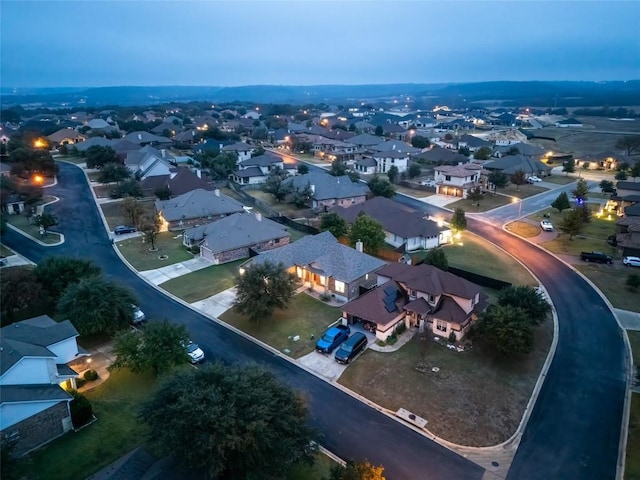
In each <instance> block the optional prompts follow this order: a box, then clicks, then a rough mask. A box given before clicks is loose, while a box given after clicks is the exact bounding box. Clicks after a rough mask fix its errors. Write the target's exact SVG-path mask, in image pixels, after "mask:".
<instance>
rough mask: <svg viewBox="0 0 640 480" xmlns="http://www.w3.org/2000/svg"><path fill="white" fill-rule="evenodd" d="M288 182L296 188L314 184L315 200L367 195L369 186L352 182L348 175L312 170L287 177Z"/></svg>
mask: <svg viewBox="0 0 640 480" xmlns="http://www.w3.org/2000/svg"><path fill="white" fill-rule="evenodd" d="M285 182H286V183H291V184H293V187H294V188H296V189H299V188H305V187H306V186H307V185H313V186H314V189H315V190H314V194H313V199H314V200H328V199H331V198H350V197H359V196H362V195H367V194H368V193H369V187H368V186H367V185H365V184H363V183H359V182H352V181H351V179H350V178H349V177H348V176H347V175H342V176H341V177H334V176H332V175H329V174H328V173H322V172H310V173H307V174H305V175H297V176H295V177H291V178H287V179H286V180H285Z"/></svg>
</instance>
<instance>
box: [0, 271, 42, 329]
mask: <svg viewBox="0 0 640 480" xmlns="http://www.w3.org/2000/svg"><path fill="white" fill-rule="evenodd" d="M43 293H44V292H43V287H42V284H41V283H40V281H39V279H38V276H37V275H36V272H35V270H34V269H33V268H32V267H30V266H17V267H6V268H3V269H2V275H0V308H1V309H2V312H3V313H4V314H6V316H7V318H8V320H9V321H11V320H13V318H14V313H15V312H16V311H17V310H22V309H23V308H26V307H28V306H29V305H31V304H32V303H36V302H37V301H38V300H40V299H41V297H42V294H43Z"/></svg>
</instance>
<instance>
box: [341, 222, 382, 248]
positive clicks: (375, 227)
mask: <svg viewBox="0 0 640 480" xmlns="http://www.w3.org/2000/svg"><path fill="white" fill-rule="evenodd" d="M384 238H385V234H384V230H383V229H382V225H380V224H379V223H378V222H376V221H375V220H374V219H373V218H371V217H369V216H368V215H365V214H360V215H358V217H357V218H356V219H355V221H354V222H353V224H352V225H351V229H350V231H349V241H350V242H351V245H356V244H357V242H358V241H361V242H362V245H363V248H364V250H365V251H367V252H369V253H376V252H377V251H378V250H379V249H380V248H381V247H382V246H383V245H384Z"/></svg>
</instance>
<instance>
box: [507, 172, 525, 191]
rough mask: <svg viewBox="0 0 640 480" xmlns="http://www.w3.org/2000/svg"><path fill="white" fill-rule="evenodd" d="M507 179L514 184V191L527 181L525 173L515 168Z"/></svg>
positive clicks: (518, 189)
mask: <svg viewBox="0 0 640 480" xmlns="http://www.w3.org/2000/svg"><path fill="white" fill-rule="evenodd" d="M509 180H511V183H513V184H514V185H515V186H516V192H519V191H520V185H524V184H525V183H527V174H526V173H524V170H516V171H515V172H513V175H511V176H510V177H509Z"/></svg>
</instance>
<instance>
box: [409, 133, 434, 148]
mask: <svg viewBox="0 0 640 480" xmlns="http://www.w3.org/2000/svg"><path fill="white" fill-rule="evenodd" d="M429 145H431V142H430V141H429V139H428V138H427V137H423V136H422V135H416V136H415V137H413V138H412V139H411V146H413V147H415V148H428V147H429Z"/></svg>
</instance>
